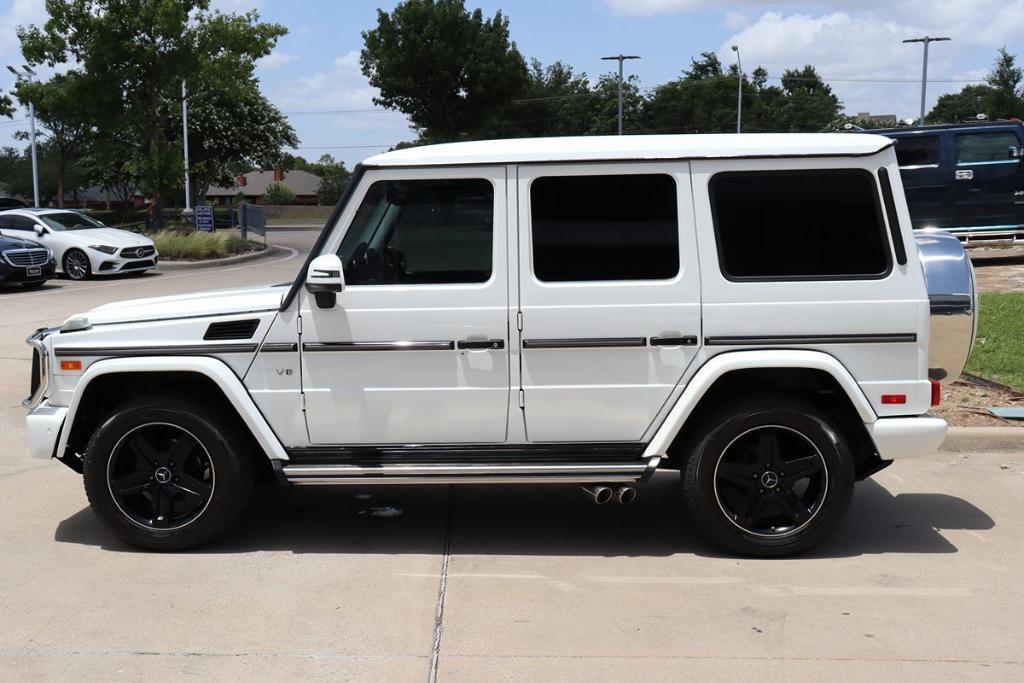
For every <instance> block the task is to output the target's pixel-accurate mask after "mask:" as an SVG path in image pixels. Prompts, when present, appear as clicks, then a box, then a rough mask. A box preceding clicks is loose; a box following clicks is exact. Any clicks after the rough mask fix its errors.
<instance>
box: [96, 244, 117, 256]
mask: <svg viewBox="0 0 1024 683" xmlns="http://www.w3.org/2000/svg"><path fill="white" fill-rule="evenodd" d="M89 248H90V249H95V250H96V251H102V252H103V253H104V254H113V253H114V252H115V251H117V247H108V246H107V245H105V244H90V245H89Z"/></svg>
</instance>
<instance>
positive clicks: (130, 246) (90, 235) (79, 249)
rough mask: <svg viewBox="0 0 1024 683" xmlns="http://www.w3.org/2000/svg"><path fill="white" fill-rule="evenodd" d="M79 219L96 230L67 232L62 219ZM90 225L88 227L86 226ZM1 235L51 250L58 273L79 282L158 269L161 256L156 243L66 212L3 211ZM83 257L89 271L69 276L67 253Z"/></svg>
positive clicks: (90, 228) (68, 211) (35, 210)
mask: <svg viewBox="0 0 1024 683" xmlns="http://www.w3.org/2000/svg"><path fill="white" fill-rule="evenodd" d="M68 215H73V216H78V217H81V218H82V223H83V224H88V225H92V224H93V223H95V226H94V227H88V228H80V227H76V228H74V229H64V228H63V226H62V225H61V224H60V223H59V222H57V219H58V218H60V217H63V216H68ZM86 222H87V223H86ZM0 234H4V235H10V236H12V237H28V238H30V239H34V240H36V241H38V242H40V243H41V244H44V245H45V246H47V247H49V248H50V250H51V251H53V253H54V256H55V258H56V260H57V272H59V273H64V274H65V275H69V276H71V277H74V278H75V279H80V278H81V277H85V276H88V275H116V274H119V273H139V272H143V271H146V270H150V269H152V268H156V266H157V262H158V260H159V257H160V255H159V254H158V253H157V250H156V247H155V246H154V245H153V240H151V239H149V238H148V237H145V236H144V235H139V234H136V233H134V232H130V231H128V230H119V229H117V228H110V227H107V226H104V225H102V224H101V223H99V222H97V221H95V220H93V219H91V218H88V217H86V216H84V215H83V214H79V213H78V212H75V211H70V210H66V209H10V210H7V211H0ZM69 251H70V252H75V253H80V254H84V255H85V258H86V259H87V260H88V264H89V267H88V271H87V272H86V273H85V274H84V275H81V276H79V275H78V274H77V273H69V270H71V269H70V268H69V267H68V263H69V261H68V252H69Z"/></svg>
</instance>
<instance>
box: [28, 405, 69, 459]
mask: <svg viewBox="0 0 1024 683" xmlns="http://www.w3.org/2000/svg"><path fill="white" fill-rule="evenodd" d="M67 414H68V409H67V408H66V407H63V406H51V405H49V404H48V403H47V402H46V401H43V402H42V403H40V404H39V405H38V406H36V407H35V408H34V409H33V410H32V411H31V412H29V414H28V416H27V417H26V418H25V422H26V424H27V425H28V447H29V452H30V453H31V455H32V457H33V458H39V459H42V460H47V459H49V458H52V457H54V456H55V455H56V453H54V451H55V450H56V448H57V439H58V438H59V437H60V430H61V428H62V427H63V426H64V418H66V417H67Z"/></svg>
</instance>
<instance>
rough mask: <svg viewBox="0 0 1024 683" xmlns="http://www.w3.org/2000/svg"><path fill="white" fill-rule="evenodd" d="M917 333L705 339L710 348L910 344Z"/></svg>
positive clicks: (914, 340) (915, 339)
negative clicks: (777, 345) (780, 345)
mask: <svg viewBox="0 0 1024 683" xmlns="http://www.w3.org/2000/svg"><path fill="white" fill-rule="evenodd" d="M916 341H917V334H916V333H907V334H902V333H898V334H810V335H786V336H778V337H704V343H705V344H707V345H708V346H767V345H771V344H909V343H914V342H916Z"/></svg>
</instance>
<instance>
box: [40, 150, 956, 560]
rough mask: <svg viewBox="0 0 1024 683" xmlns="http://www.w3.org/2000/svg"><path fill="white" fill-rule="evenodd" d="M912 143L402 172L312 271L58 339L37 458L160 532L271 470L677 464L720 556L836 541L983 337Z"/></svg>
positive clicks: (478, 158) (924, 444) (924, 431)
mask: <svg viewBox="0 0 1024 683" xmlns="http://www.w3.org/2000/svg"><path fill="white" fill-rule="evenodd" d="M893 145H894V143H893V141H892V140H889V139H888V138H884V137H881V136H869V135H863V136H861V135H856V136H855V135H843V134H823V135H718V136H700V135H686V136H626V137H611V138H608V137H604V138H602V137H586V138H551V139H543V140H506V141H488V142H466V143H457V144H448V145H437V146H428V147H417V148H412V149H405V150H401V151H394V152H389V153H386V154H382V155H379V156H374V157H371V158H370V159H368V160H367V161H366V162H365V163H363V164H361V165H359V166H358V167H357V168H356V170H355V171H354V173H353V177H352V180H351V182H350V183H349V185H348V188H347V189H346V191H345V194H344V196H343V197H342V198H341V200H340V202H339V205H338V206H337V208H336V209H335V212H334V214H333V216H332V218H331V219H330V220H329V222H328V224H327V227H326V228H325V229H324V231H323V233H322V234H321V235H320V237H319V239H318V240H317V242H316V244H315V246H314V247H313V248H312V251H311V253H310V255H309V259H308V260H307V262H306V264H305V265H304V266H303V267H302V269H301V271H300V272H299V274H298V276H297V277H296V279H295V281H294V282H293V283H291V284H286V285H279V286H267V287H262V288H256V289H244V290H233V291H221V292H208V293H197V294H191V295H185V296H172V297H163V298H152V299H141V300H136V301H126V302H121V303H116V304H109V305H106V306H101V307H99V308H96V309H94V310H92V311H89V312H86V313H84V314H81V315H77V316H73V317H71V318H69V319H68V320H67V321H66V322H65V323H64V324H63V325H62V326H60V327H53V328H48V329H40V330H38V331H37V332H35V333H34V334H33V335H32V336H31V337H29V339H28V342H29V343H30V344H31V345H32V347H33V348H34V356H33V358H34V361H33V363H34V366H33V367H35V368H36V369H37V370H36V374H35V375H34V376H35V377H38V380H37V381H34V382H33V385H32V387H31V394H30V397H29V398H28V399H26V402H27V404H28V406H29V407H30V408H31V412H30V413H29V416H28V433H29V439H30V443H31V451H32V454H33V455H34V456H35V457H41V458H50V457H55V458H57V459H59V460H60V461H62V462H63V463H64V464H66V465H68V466H69V467H71V468H72V469H73V470H75V471H77V472H81V473H82V474H83V475H84V479H85V489H86V493H87V494H88V497H89V500H90V502H91V504H92V507H93V509H94V510H95V512H96V514H97V515H98V516H99V518H100V519H101V520H102V521H103V522H104V523H105V524H106V525H107V526H108V527H109V528H110V529H111V530H112V531H113V533H114V534H116V535H117V536H119V537H120V538H122V539H124V540H125V541H127V542H129V543H132V544H135V545H137V546H140V547H143V548H152V549H179V548H186V547H190V546H193V545H196V544H199V543H203V542H206V541H210V540H211V539H213V538H215V537H217V536H219V535H220V534H222V533H223V532H224V531H226V530H227V529H228V527H229V526H230V525H231V524H232V523H233V522H234V521H235V520H236V518H237V517H238V516H239V515H240V514H242V512H243V511H244V510H245V509H246V507H245V501H246V498H247V496H248V495H249V490H250V487H251V484H252V481H253V476H254V473H256V472H259V471H261V470H264V471H266V472H267V473H268V474H269V473H270V472H273V473H274V474H275V475H276V477H277V479H278V481H280V482H281V483H282V484H285V485H296V486H310V485H331V484H334V485H353V484H354V485H367V484H390V485H402V484H437V485H447V484H488V483H501V484H530V485H540V484H552V483H573V484H580V485H582V486H584V487H585V490H586V491H587V494H588V495H589V496H590V497H592V498H593V499H594V502H596V503H606V502H608V501H609V500H616V501H619V502H622V503H625V502H628V501H629V500H631V499H632V498H633V497H634V496H635V495H636V488H634V487H635V486H636V485H637V484H638V483H642V482H645V481H647V480H648V479H649V478H650V477H651V476H652V474H653V473H654V472H655V470H657V469H675V470H679V471H680V472H681V474H682V479H683V494H682V495H683V498H684V500H685V502H686V507H687V508H688V509H689V511H690V514H691V516H692V518H693V520H694V522H695V524H696V527H697V528H698V529H700V530H701V531H703V532H704V533H705V534H706V535H707V536H708V537H709V538H710V539H711V540H713V541H714V542H715V543H717V544H719V545H721V546H722V547H724V548H727V549H729V550H731V551H735V552H739V553H743V554H751V555H788V554H792V553H795V552H799V551H802V550H805V549H807V548H809V547H811V546H813V545H815V544H817V543H818V542H820V541H822V540H823V539H825V538H826V537H828V536H829V535H830V534H831V533H832V532H833V531H834V530H835V529H836V527H837V526H838V525H839V523H840V521H841V520H842V519H843V516H844V514H845V513H846V510H847V507H848V506H849V504H850V500H851V497H852V495H853V490H854V482H855V481H856V480H858V479H863V478H865V477H868V476H871V475H872V474H873V473H875V472H878V471H879V470H881V469H882V468H884V467H886V466H887V465H889V464H890V463H891V462H892V461H894V460H897V459H900V458H908V457H914V456H921V455H927V454H929V453H933V452H934V451H935V450H936V449H937V448H938V446H939V444H940V443H941V441H942V439H943V437H944V436H945V433H946V423H945V422H944V421H943V420H941V419H939V418H936V417H932V416H930V415H929V414H928V410H929V407H930V406H934V405H937V403H938V400H939V396H940V392H939V382H940V381H951V380H952V379H954V378H956V377H957V376H958V375H959V374H960V371H961V369H962V367H963V365H964V363H965V362H966V358H967V354H968V353H969V352H970V348H971V345H972V343H973V336H974V321H975V310H976V295H975V292H974V288H973V280H972V271H971V266H970V263H969V261H968V260H967V258H966V256H965V254H964V251H963V248H962V247H961V245H960V244H959V242H957V241H956V239H955V238H953V237H951V236H950V235H948V234H945V233H943V232H941V231H937V232H928V233H922V234H920V235H919V237H920V238H921V239H920V243H921V246H920V248H919V247H918V243H917V242H916V241H915V238H914V234H913V233H912V231H911V226H910V217H909V214H908V212H907V208H906V204H905V202H904V193H903V187H902V185H901V182H900V176H899V172H898V167H897V163H896V155H895V153H894V151H893ZM926 273H927V274H928V275H927V277H928V281H927V282H926ZM928 285H931V288H932V291H931V294H930V293H929V289H928ZM296 533H298V534H301V533H302V531H301V529H299V528H297V529H296Z"/></svg>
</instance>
